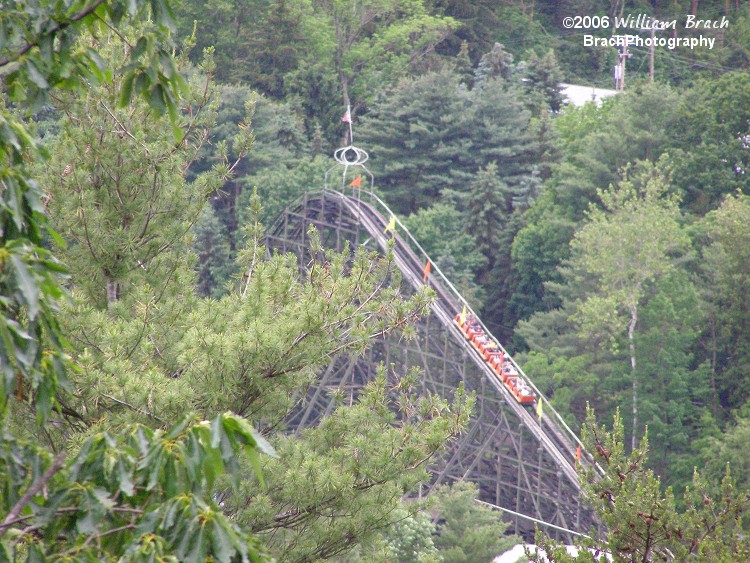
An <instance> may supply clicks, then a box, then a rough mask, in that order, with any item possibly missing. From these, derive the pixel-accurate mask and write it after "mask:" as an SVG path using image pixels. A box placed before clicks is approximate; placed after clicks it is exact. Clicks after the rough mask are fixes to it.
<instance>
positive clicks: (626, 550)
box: [527, 411, 750, 563]
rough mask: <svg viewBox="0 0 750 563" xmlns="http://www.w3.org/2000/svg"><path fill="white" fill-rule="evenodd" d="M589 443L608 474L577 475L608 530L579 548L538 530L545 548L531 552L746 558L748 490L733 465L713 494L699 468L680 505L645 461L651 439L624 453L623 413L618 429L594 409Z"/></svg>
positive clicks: (555, 556)
mask: <svg viewBox="0 0 750 563" xmlns="http://www.w3.org/2000/svg"><path fill="white" fill-rule="evenodd" d="M583 438H584V444H585V445H586V446H587V449H588V451H590V452H592V456H593V459H594V461H596V462H597V464H598V467H601V468H602V470H603V472H604V475H600V474H599V473H598V471H597V470H596V469H595V468H594V467H593V466H590V467H589V468H588V469H585V470H580V472H579V475H580V477H579V480H580V482H581V485H582V487H583V489H584V491H585V492H586V496H587V498H589V499H591V501H592V503H593V505H594V510H595V512H596V514H597V516H598V517H599V518H600V519H601V523H602V525H603V529H604V530H605V532H603V533H601V534H599V533H597V532H596V530H592V537H591V538H584V539H581V540H580V541H579V542H577V547H578V548H579V551H578V554H577V555H569V554H568V552H567V549H566V548H565V546H562V545H560V544H558V543H557V542H554V541H550V540H549V539H548V538H546V537H545V536H544V534H542V533H541V532H538V533H537V537H536V544H537V546H538V548H539V549H535V550H533V553H532V552H527V555H528V556H530V558H531V560H532V561H534V562H539V563H541V562H542V561H552V562H555V563H558V562H560V563H562V562H570V561H587V562H591V561H596V560H598V558H599V557H601V556H602V555H603V554H607V555H608V556H611V557H612V559H613V560H614V561H689V560H691V559H695V560H699V561H744V560H745V559H747V558H748V557H750V544H749V543H748V538H747V534H746V533H745V531H744V530H743V529H742V521H743V518H745V517H746V516H747V514H748V510H750V495H748V493H747V491H738V490H737V489H736V488H735V487H734V485H733V482H732V479H731V477H730V475H729V473H728V472H727V474H726V476H725V478H724V480H723V482H722V484H721V488H720V492H719V494H717V495H715V496H714V495H712V494H711V490H710V489H709V487H708V486H707V484H706V482H705V481H704V480H703V479H702V478H701V477H700V475H699V474H698V473H697V471H696V472H695V474H694V477H693V482H692V484H691V485H690V487H689V488H688V489H687V490H686V491H685V499H686V509H685V510H684V511H682V512H680V511H678V510H677V507H676V504H675V500H674V496H673V494H672V490H671V488H667V489H666V491H662V490H661V487H660V482H659V479H658V478H656V477H655V476H654V475H653V473H652V472H651V471H650V470H648V469H646V462H647V459H648V451H649V448H648V441H647V440H646V439H644V440H643V441H642V443H641V445H640V446H639V447H638V449H636V450H634V451H632V452H631V453H630V454H629V455H627V454H626V453H625V441H624V436H623V428H622V421H621V419H620V418H619V415H617V416H615V418H614V422H613V427H612V432H611V433H608V432H606V431H605V429H604V428H603V427H599V426H598V425H597V424H596V422H595V421H594V418H593V413H592V412H591V411H589V414H588V416H587V420H586V425H585V430H584V435H583Z"/></svg>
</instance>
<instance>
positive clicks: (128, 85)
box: [117, 70, 135, 107]
mask: <svg viewBox="0 0 750 563" xmlns="http://www.w3.org/2000/svg"><path fill="white" fill-rule="evenodd" d="M134 80H135V71H132V70H131V71H130V72H128V73H127V74H126V75H125V79H124V80H123V81H122V89H121V90H120V99H119V101H118V102H117V105H118V106H119V107H125V106H127V105H128V104H129V103H130V98H131V97H132V96H133V81H134Z"/></svg>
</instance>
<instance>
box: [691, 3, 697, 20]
mask: <svg viewBox="0 0 750 563" xmlns="http://www.w3.org/2000/svg"><path fill="white" fill-rule="evenodd" d="M690 15H691V16H696V15H698V0H692V2H690Z"/></svg>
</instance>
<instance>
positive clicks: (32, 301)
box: [10, 255, 39, 320]
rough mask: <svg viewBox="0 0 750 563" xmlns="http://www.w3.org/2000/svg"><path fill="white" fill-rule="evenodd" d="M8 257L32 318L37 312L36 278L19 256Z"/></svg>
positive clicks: (37, 290) (37, 293)
mask: <svg viewBox="0 0 750 563" xmlns="http://www.w3.org/2000/svg"><path fill="white" fill-rule="evenodd" d="M10 259H11V262H13V266H14V269H15V279H16V283H17V284H18V288H19V289H20V290H21V293H22V294H23V297H24V300H25V301H26V305H27V307H28V315H29V318H30V319H31V320H34V319H35V318H36V316H37V313H39V288H38V287H37V285H36V280H34V276H32V275H31V272H29V269H28V268H27V267H26V264H24V262H23V260H22V259H21V258H20V257H19V256H16V255H12V256H11V257H10Z"/></svg>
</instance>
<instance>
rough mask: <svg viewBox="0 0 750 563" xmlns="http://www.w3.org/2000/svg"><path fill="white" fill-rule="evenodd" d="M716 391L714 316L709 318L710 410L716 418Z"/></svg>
mask: <svg viewBox="0 0 750 563" xmlns="http://www.w3.org/2000/svg"><path fill="white" fill-rule="evenodd" d="M717 406H718V399H717V393H716V318H712V319H711V412H712V413H713V415H714V418H716V412H717V410H718V408H717Z"/></svg>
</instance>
